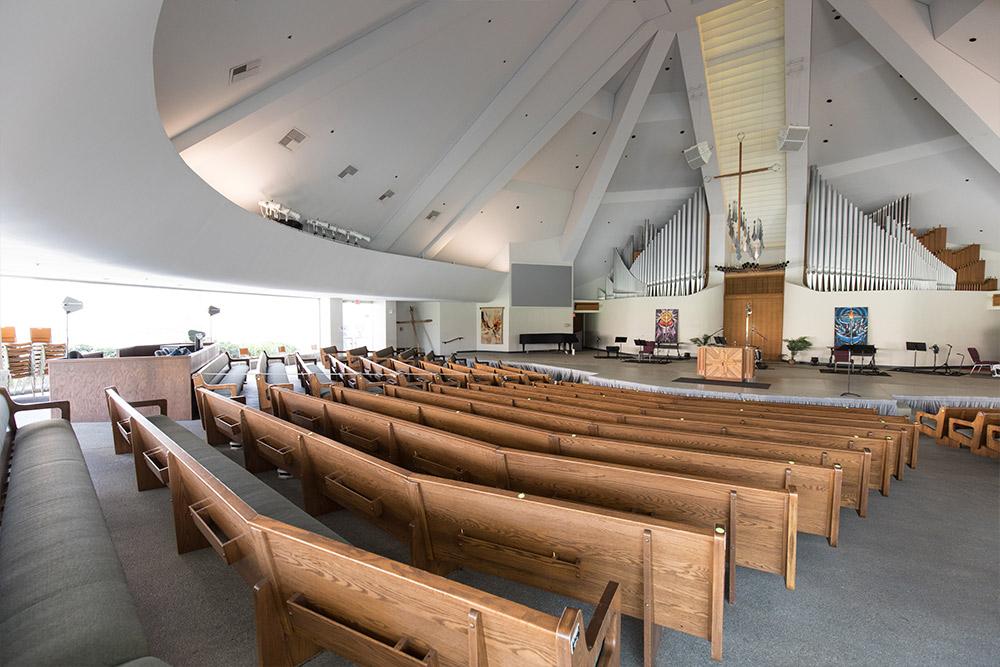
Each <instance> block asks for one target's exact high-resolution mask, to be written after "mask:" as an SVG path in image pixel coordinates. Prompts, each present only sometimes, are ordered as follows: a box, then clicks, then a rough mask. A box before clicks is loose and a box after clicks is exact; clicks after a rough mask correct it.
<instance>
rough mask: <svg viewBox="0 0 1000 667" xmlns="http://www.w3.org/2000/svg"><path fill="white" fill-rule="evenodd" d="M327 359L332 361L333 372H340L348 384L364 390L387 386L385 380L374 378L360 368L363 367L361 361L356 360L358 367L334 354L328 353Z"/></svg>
mask: <svg viewBox="0 0 1000 667" xmlns="http://www.w3.org/2000/svg"><path fill="white" fill-rule="evenodd" d="M355 359H356V360H357V359H358V357H355ZM327 360H328V361H329V362H330V369H331V370H332V372H334V373H338V374H340V376H341V377H343V378H344V382H345V384H346V385H347V386H351V385H353V386H354V387H355V388H356V389H361V390H362V391H382V388H383V387H384V386H385V382H383V381H381V380H374V379H372V378H374V377H375V376H371V377H369V376H368V375H367V374H366V373H363V372H362V371H361V370H359V369H360V367H361V362H360V361H355V363H356V364H357V366H358V368H355V367H354V366H352V365H351V364H349V363H348V362H345V361H341V360H340V359H339V358H337V357H334V356H332V355H327Z"/></svg>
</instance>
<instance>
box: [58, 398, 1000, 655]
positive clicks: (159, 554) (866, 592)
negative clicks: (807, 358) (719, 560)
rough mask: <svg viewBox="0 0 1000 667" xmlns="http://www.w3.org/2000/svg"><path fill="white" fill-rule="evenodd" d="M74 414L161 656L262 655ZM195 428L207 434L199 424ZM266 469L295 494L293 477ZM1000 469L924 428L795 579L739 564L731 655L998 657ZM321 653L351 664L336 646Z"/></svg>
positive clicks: (237, 610)
mask: <svg viewBox="0 0 1000 667" xmlns="http://www.w3.org/2000/svg"><path fill="white" fill-rule="evenodd" d="M248 384H249V383H248ZM75 426H76V430H77V433H78V434H79V437H80V441H81V444H82V445H83V448H84V452H85V455H86V458H87V463H88V465H89V466H90V470H91V474H92V475H93V477H94V481H95V485H96V486H97V492H98V494H99V496H100V499H101V504H102V506H103V508H104V512H105V516H106V518H107V521H108V525H109V528H110V529H111V534H112V536H113V538H114V540H115V545H116V547H117V549H118V553H119V556H120V557H121V560H122V563H123V565H124V568H125V572H126V574H127V576H128V580H129V584H130V586H131V588H132V591H133V593H134V595H135V596H136V599H137V601H138V606H139V610H140V613H141V615H142V621H143V624H144V625H145V627H146V630H147V632H148V634H149V636H150V642H151V648H152V652H153V654H154V655H156V656H157V657H160V658H162V659H164V660H166V661H167V662H168V663H170V664H172V665H252V664H254V663H255V660H256V658H255V655H256V654H255V647H254V634H253V615H252V606H251V595H250V589H249V587H247V586H246V585H245V584H244V583H243V581H242V580H241V579H240V578H239V577H238V576H237V574H236V573H235V572H233V571H231V570H229V569H228V568H227V567H226V566H225V565H224V564H223V563H222V562H221V561H220V560H219V558H218V557H217V556H216V555H215V553H214V552H212V551H211V550H207V549H206V550H202V551H199V552H194V553H190V554H185V555H183V556H179V555H177V553H176V551H175V548H174V539H173V530H172V526H171V515H170V497H169V494H168V492H167V491H166V490H165V489H164V490H156V491H147V492H144V493H141V494H140V493H138V492H136V490H135V482H134V477H133V468H132V461H131V457H129V456H115V455H114V454H113V453H112V449H111V432H110V426H109V425H108V424H76V425H75ZM189 427H190V428H191V429H192V430H194V431H196V432H200V429H199V427H198V425H197V423H195V422H191V423H190V424H189ZM224 451H226V452H230V453H231V454H232V455H233V456H234V457H236V458H237V459H239V457H240V456H241V454H240V453H239V452H238V451H231V450H229V449H228V448H225V449H224ZM265 478H266V479H267V481H268V482H269V483H271V484H272V485H274V486H275V488H277V489H278V490H279V491H281V492H282V493H285V494H286V495H287V496H289V497H290V498H292V499H294V500H299V497H298V482H297V481H296V480H279V479H277V477H276V475H274V473H269V474H268V475H266V476H265ZM998 481H1000V466H998V465H997V464H996V463H995V462H992V461H989V460H985V459H982V458H979V457H975V456H972V455H971V454H970V453H969V452H968V451H955V450H951V449H945V448H942V447H937V446H935V445H934V444H933V442H931V441H929V440H927V439H925V440H924V442H923V444H922V450H921V454H920V467H919V468H918V469H917V470H915V471H914V470H907V471H906V478H905V479H904V480H903V481H902V482H894V483H893V485H892V495H891V497H889V498H883V497H881V496H879V495H877V494H873V495H872V497H871V503H870V505H871V507H870V513H869V517H868V518H867V519H860V518H859V517H858V516H857V515H856V514H855V513H854V512H853V511H849V510H843V511H842V515H841V524H842V525H841V533H840V544H841V546H840V547H838V548H836V549H833V548H831V547H829V546H828V545H827V544H826V541H825V540H824V539H823V538H820V537H817V536H813V535H802V534H800V535H799V552H798V579H797V589H796V590H795V591H787V590H785V588H784V586H783V584H782V580H781V579H780V578H779V577H777V576H774V575H768V574H764V573H761V572H756V571H752V570H746V569H740V570H739V571H738V572H737V603H736V605H735V606H727V607H726V609H725V648H724V661H725V663H726V664H729V665H763V664H767V665H806V664H807V665H823V664H855V665H857V664H863V665H870V664H879V665H908V666H912V665H955V664H962V665H964V666H971V665H995V664H997V656H998V655H1000V602H998V591H1000V498H998V489H1000V486H998ZM323 521H324V523H326V524H327V525H329V526H330V527H331V528H333V529H334V530H336V531H337V532H338V533H340V534H341V535H343V536H344V537H345V538H346V539H348V540H349V541H351V542H352V543H353V544H355V545H357V546H360V547H362V548H365V549H368V550H371V551H374V552H376V553H379V554H382V555H384V556H388V557H390V558H394V559H397V560H402V561H404V562H405V561H406V560H407V557H408V550H407V548H406V547H405V546H404V545H402V544H400V543H397V542H396V541H395V540H393V539H392V538H391V537H389V536H388V535H387V534H386V533H384V532H382V531H380V530H379V529H376V528H373V527H372V526H371V525H370V524H368V523H367V522H365V521H364V520H363V519H362V518H359V517H357V516H354V515H352V514H350V513H348V512H346V511H340V512H334V513H331V514H328V515H326V516H325V517H323ZM452 578H453V579H455V580H458V581H462V582H464V583H467V584H470V585H473V586H476V587H478V588H481V589H484V590H487V591H490V592H493V593H496V594H499V595H502V596H504V597H507V598H510V599H513V600H516V601H519V602H522V603H524V604H527V605H530V606H532V607H535V608H537V609H541V610H544V611H546V612H548V613H551V614H558V613H560V612H561V610H562V608H563V607H564V606H566V605H572V606H580V607H582V608H583V609H584V611H585V614H586V615H587V617H588V618H589V615H590V612H591V607H590V606H587V605H581V604H580V603H578V602H576V601H574V600H570V599H567V598H562V597H559V596H556V595H553V594H550V593H546V592H544V591H540V590H537V589H534V588H531V587H528V586H523V585H520V584H516V583H512V582H509V581H506V580H502V579H498V578H496V577H491V576H487V575H481V574H478V573H475V572H469V571H460V572H457V573H455V575H453V577H452ZM401 613H405V612H403V611H401ZM641 633H642V625H641V623H640V622H639V621H637V620H635V619H631V618H625V619H624V623H623V628H622V643H623V651H624V655H623V661H622V664H623V665H627V666H631V665H640V664H641V662H642V660H641V658H642V641H641V639H642V635H641ZM310 664H311V665H343V664H347V663H346V662H345V661H343V660H341V659H340V658H338V657H336V656H333V655H330V654H325V655H322V656H319V657H317V658H316V659H315V660H313V661H312V662H311V663H310ZM658 664H675V665H676V664H680V665H698V664H704V665H708V664H715V663H713V662H712V661H711V659H710V657H709V646H708V643H707V642H705V641H702V640H699V639H695V638H693V637H689V636H686V635H683V634H680V633H677V632H673V631H669V630H664V631H663V636H662V641H661V645H660V653H659V657H658Z"/></svg>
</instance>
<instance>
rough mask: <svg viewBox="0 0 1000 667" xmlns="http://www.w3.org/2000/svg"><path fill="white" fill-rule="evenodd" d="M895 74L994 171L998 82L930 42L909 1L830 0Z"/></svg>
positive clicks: (998, 164) (999, 148) (922, 8)
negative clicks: (900, 76) (907, 83)
mask: <svg viewBox="0 0 1000 667" xmlns="http://www.w3.org/2000/svg"><path fill="white" fill-rule="evenodd" d="M830 4H831V5H833V7H834V8H835V9H836V10H837V11H839V12H840V14H841V15H842V16H843V17H844V18H845V19H847V21H848V22H849V23H850V24H851V25H852V26H853V27H854V29H855V30H857V31H858V33H860V34H861V36H862V37H864V38H865V39H866V40H867V41H868V43H869V44H871V45H872V46H873V47H874V48H875V50H877V51H878V52H879V53H880V54H881V55H882V57H883V58H885V59H886V61H888V63H889V64H890V65H892V66H893V68H895V69H896V71H897V72H899V73H900V74H902V75H903V77H904V78H905V79H906V80H907V82H909V84H910V85H911V86H913V87H914V89H915V90H916V91H917V92H918V93H920V95H921V96H923V98H924V99H925V100H927V102H928V103H929V104H930V105H931V106H932V107H934V109H935V110H937V112H938V113H940V114H941V116H942V117H944V119H945V120H947V121H948V122H949V123H950V124H951V126H952V127H954V128H955V130H956V131H957V132H958V133H959V134H960V135H962V137H963V138H964V139H965V140H966V141H967V142H969V145H971V146H972V147H973V148H974V149H975V150H976V151H977V152H978V153H979V154H980V155H982V156H983V158H985V159H986V161H987V162H989V163H990V165H991V166H992V167H993V168H994V169H996V170H998V171H1000V104H998V103H997V100H1000V81H997V80H996V79H993V78H992V77H990V76H989V75H988V74H986V73H985V72H983V71H982V70H981V69H979V68H977V67H976V66H975V65H973V64H971V63H970V62H968V61H967V60H965V59H964V58H962V57H961V56H959V55H957V54H956V53H954V52H953V51H952V50H951V49H949V48H948V47H946V46H944V45H943V44H941V43H940V42H938V41H937V40H935V39H934V32H933V30H932V28H931V18H930V10H929V9H928V7H927V6H926V5H923V4H921V3H918V2H913V0H830Z"/></svg>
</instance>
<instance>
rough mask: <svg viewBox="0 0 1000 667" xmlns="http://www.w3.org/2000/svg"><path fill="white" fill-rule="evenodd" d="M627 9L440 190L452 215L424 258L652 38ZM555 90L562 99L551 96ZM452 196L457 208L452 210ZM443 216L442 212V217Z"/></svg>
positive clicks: (616, 10) (616, 9)
mask: <svg viewBox="0 0 1000 667" xmlns="http://www.w3.org/2000/svg"><path fill="white" fill-rule="evenodd" d="M630 7H631V5H609V6H608V7H607V8H606V9H605V11H604V12H603V13H602V14H601V16H600V17H599V19H598V20H597V21H595V22H594V24H593V25H592V29H591V30H588V31H587V34H586V35H585V36H584V37H583V38H582V39H581V40H578V42H577V44H575V45H574V48H573V49H572V50H571V51H570V52H568V53H567V54H566V55H565V56H564V58H562V59H561V60H560V62H559V63H558V64H557V65H556V67H553V68H552V69H551V70H549V72H548V73H547V75H546V77H544V78H543V80H542V81H541V82H540V83H539V85H538V86H536V88H535V90H534V91H532V94H531V95H529V96H528V98H527V99H526V100H525V101H524V102H523V103H522V104H521V105H519V106H518V108H517V110H516V111H515V112H514V113H513V114H511V116H509V117H508V118H507V119H506V120H505V121H504V123H503V124H502V125H501V127H500V128H499V129H498V131H497V132H496V133H494V135H493V136H491V137H490V139H489V141H487V142H486V143H484V144H483V146H482V148H481V149H480V150H479V151H478V152H477V153H476V155H475V156H474V157H473V159H472V160H470V161H469V163H468V164H467V165H466V167H465V168H464V169H462V171H460V172H459V173H458V174H457V175H456V178H455V179H453V180H452V182H451V183H449V184H448V186H447V187H446V188H445V189H444V190H443V191H442V195H441V197H440V199H441V200H442V201H446V202H449V208H450V209H452V210H453V211H455V212H454V213H452V214H451V215H449V217H448V219H447V220H446V221H445V223H444V225H443V226H442V227H441V229H440V230H438V232H437V233H436V234H434V235H433V237H432V238H430V239H429V240H428V241H427V242H426V243H425V244H423V245H422V249H420V250H421V252H420V254H421V255H422V256H424V257H427V258H432V257H435V256H436V255H437V254H438V253H439V252H440V251H441V250H442V249H444V247H445V246H447V245H448V243H449V242H451V240H452V239H453V238H454V237H455V236H456V235H457V234H458V232H459V231H460V230H461V229H462V228H463V227H464V226H465V225H466V224H468V222H469V220H471V219H472V217H473V215H474V214H475V213H476V212H478V211H479V210H480V209H481V208H482V206H483V205H484V204H485V203H486V202H487V201H489V199H490V198H492V197H493V195H495V194H496V193H497V192H499V191H500V190H501V189H502V188H503V187H504V186H505V185H506V184H507V183H508V182H509V181H510V180H511V179H512V178H514V175H515V174H516V173H517V172H518V171H519V170H520V169H521V167H523V166H524V165H525V164H527V163H528V162H529V161H530V160H531V158H532V157H534V156H535V154H536V153H537V152H538V151H539V150H541V149H542V148H543V147H544V146H545V144H547V143H548V141H549V140H550V139H551V138H552V137H554V136H555V135H556V133H557V132H558V131H559V130H560V129H562V127H563V126H564V125H565V124H566V123H567V122H569V120H570V119H571V118H573V116H574V115H575V114H576V113H577V112H578V111H580V110H581V109H582V108H583V107H584V106H585V105H586V104H587V102H589V101H590V99H591V98H592V97H594V95H596V94H597V93H598V92H599V91H600V90H601V88H602V87H603V86H604V84H605V83H607V82H608V80H609V79H611V77H612V76H614V75H615V73H616V72H618V70H620V69H621V68H622V67H624V66H625V64H626V63H628V61H629V60H630V59H631V58H632V56H634V55H635V54H636V53H638V52H639V50H640V49H642V47H643V46H644V45H645V44H646V43H647V42H648V41H649V40H650V39H651V38H652V37H653V35H654V34H656V32H657V25H656V24H655V23H654V22H652V21H646V22H642V23H640V19H639V17H638V14H636V13H635V12H629V14H630V16H623V15H622V13H623V12H624V11H627V10H629V9H630ZM626 30H627V32H625V31H626ZM585 57H589V58H596V59H599V60H600V62H601V63H603V64H600V65H599V66H597V67H596V71H595V68H594V67H593V66H592V65H587V66H586V67H584V66H583V64H582V62H581V60H582V59H583V58H585ZM557 89H558V90H561V91H563V95H565V96H562V95H560V96H559V97H554V91H555V90H557ZM540 109H545V111H543V112H540V111H539V110H540ZM531 110H534V111H535V114H537V115H539V116H540V117H539V118H537V119H536V121H535V122H534V123H532V122H531V120H532V118H533V117H534V115H535V114H532V112H531ZM444 193H447V198H445V194H444ZM456 196H457V197H458V199H457V203H458V206H457V207H455V208H453V206H454V204H455V203H456ZM456 208H457V210H456ZM446 214H447V212H443V214H442V217H444V216H445V215H446ZM393 250H395V251H401V252H406V251H408V250H410V248H406V247H399V244H397V246H396V247H394V248H393Z"/></svg>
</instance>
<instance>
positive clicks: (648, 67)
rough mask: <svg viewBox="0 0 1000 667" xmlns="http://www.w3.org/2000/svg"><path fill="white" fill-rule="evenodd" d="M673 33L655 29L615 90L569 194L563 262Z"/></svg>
mask: <svg viewBox="0 0 1000 667" xmlns="http://www.w3.org/2000/svg"><path fill="white" fill-rule="evenodd" d="M675 36H676V33H674V32H669V31H666V30H659V31H657V33H656V34H655V35H654V36H653V39H651V40H650V41H649V45H648V46H647V47H646V51H645V53H643V55H642V56H641V57H640V58H639V60H638V62H636V64H635V65H633V66H632V71H631V72H629V73H628V76H627V77H626V78H625V82H624V83H622V85H621V87H620V88H619V89H618V92H616V93H615V103H614V111H613V112H612V115H611V125H610V126H609V127H608V130H607V132H605V133H604V138H603V139H602V140H601V143H600V145H599V146H598V147H597V152H596V153H594V157H593V159H592V160H591V161H590V164H589V165H587V170H586V171H585V172H584V174H583V178H581V179H580V184H579V185H578V186H577V188H576V192H575V193H574V195H573V205H572V207H571V208H570V211H569V216H568V217H567V219H566V226H565V228H564V229H563V234H562V238H561V239H560V242H559V254H560V257H561V259H562V260H563V261H564V262H572V261H573V260H575V259H576V255H577V253H579V252H580V247H581V246H582V245H583V241H584V239H585V238H586V236H587V231H588V230H589V229H590V225H591V223H592V222H593V221H594V214H595V213H597V208H598V207H599V206H600V205H601V200H602V199H603V198H604V194H605V193H606V192H607V190H608V184H609V183H610V182H611V177H612V176H613V175H614V173H615V168H616V167H617V166H618V163H619V162H620V161H621V157H622V153H624V151H625V146H626V144H627V143H628V140H629V136H630V135H631V134H632V130H633V129H635V123H636V121H637V120H639V114H640V113H642V108H643V106H644V105H645V104H646V98H648V97H649V91H650V90H651V89H652V87H653V82H654V81H655V80H656V76H657V74H659V72H660V67H661V66H662V65H663V61H664V60H665V59H666V57H667V51H669V50H670V45H671V44H673V41H674V37H675Z"/></svg>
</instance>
